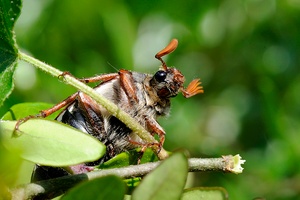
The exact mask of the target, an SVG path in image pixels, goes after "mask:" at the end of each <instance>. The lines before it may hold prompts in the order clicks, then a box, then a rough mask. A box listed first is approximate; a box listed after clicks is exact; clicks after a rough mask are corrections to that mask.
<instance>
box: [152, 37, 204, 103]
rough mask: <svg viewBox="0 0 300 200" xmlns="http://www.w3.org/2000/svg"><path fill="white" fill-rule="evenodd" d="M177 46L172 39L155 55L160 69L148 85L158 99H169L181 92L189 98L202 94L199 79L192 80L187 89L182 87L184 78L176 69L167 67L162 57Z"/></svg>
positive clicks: (175, 41) (175, 40)
mask: <svg viewBox="0 0 300 200" xmlns="http://www.w3.org/2000/svg"><path fill="white" fill-rule="evenodd" d="M177 45H178V41H177V39H173V40H172V41H171V42H170V44H169V45H168V46H166V47H165V48H164V49H163V50H161V51H160V52H158V53H157V54H156V55H155V58H157V59H158V60H160V61H161V63H162V67H161V69H160V70H159V71H157V72H156V73H155V74H154V76H153V77H152V79H151V80H150V85H151V87H153V88H154V89H155V91H156V93H157V95H158V96H159V97H160V98H170V97H174V96H176V95H177V94H178V93H179V92H182V94H183V96H184V97H186V98H189V97H191V96H194V95H196V94H199V93H203V92H204V91H203V87H202V86H201V85H200V84H201V82H200V79H195V80H193V81H192V82H191V83H190V84H189V85H188V87H187V88H184V87H183V83H184V81H185V78H184V76H183V74H182V73H181V72H180V71H179V70H178V69H176V68H171V67H167V65H166V63H165V62H164V61H163V59H162V57H163V56H164V55H167V54H170V53H172V52H173V51H174V50H175V49H176V48H177Z"/></svg>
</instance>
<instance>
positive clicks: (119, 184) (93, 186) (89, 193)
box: [61, 176, 125, 200]
mask: <svg viewBox="0 0 300 200" xmlns="http://www.w3.org/2000/svg"><path fill="white" fill-rule="evenodd" d="M124 194H125V184H124V182H123V181H122V179H120V178H119V177H116V176H106V177H103V178H98V179H94V180H91V181H88V182H85V183H82V184H79V185H78V186H76V187H74V188H73V189H71V190H70V191H69V192H67V193H66V194H65V195H64V196H63V197H62V198H61V199H62V200H76V199H78V200H81V199H85V200H102V199H103V200H106V199H115V200H118V199H119V200H122V199H123V198H124Z"/></svg>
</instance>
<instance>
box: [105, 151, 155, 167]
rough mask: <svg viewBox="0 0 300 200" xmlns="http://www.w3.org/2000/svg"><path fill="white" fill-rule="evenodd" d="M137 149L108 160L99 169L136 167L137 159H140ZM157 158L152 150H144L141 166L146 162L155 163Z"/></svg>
mask: <svg viewBox="0 0 300 200" xmlns="http://www.w3.org/2000/svg"><path fill="white" fill-rule="evenodd" d="M140 155H141V154H140V152H139V149H134V150H131V151H127V152H123V153H120V154H118V155H116V156H115V157H113V158H112V159H110V160H108V161H107V162H105V163H103V164H101V165H100V166H99V168H100V169H109V168H118V167H125V166H129V165H136V164H137V162H138V159H139V158H140ZM157 160H158V158H157V156H156V155H155V154H154V153H153V151H152V149H149V148H148V149H146V151H145V152H144V154H143V157H142V159H141V164H143V163H147V162H155V161H157Z"/></svg>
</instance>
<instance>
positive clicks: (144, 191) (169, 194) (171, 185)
mask: <svg viewBox="0 0 300 200" xmlns="http://www.w3.org/2000/svg"><path fill="white" fill-rule="evenodd" d="M187 173H188V163H187V159H186V157H185V156H184V155H183V154H182V153H176V154H173V155H172V156H171V157H170V158H168V159H167V160H165V161H163V162H162V164H161V165H160V166H159V167H157V169H155V170H154V171H153V172H151V173H150V174H148V175H147V176H146V177H145V179H144V180H142V182H141V184H140V185H139V186H138V187H137V188H136V189H135V190H134V192H133V194H132V199H133V200H136V199H143V200H149V199H151V200H154V199H158V200H159V199H164V200H173V199H174V200H175V199H180V196H181V193H182V190H183V188H184V185H185V181H186V178H187Z"/></svg>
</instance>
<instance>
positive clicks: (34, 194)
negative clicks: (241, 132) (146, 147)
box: [10, 155, 245, 200]
mask: <svg viewBox="0 0 300 200" xmlns="http://www.w3.org/2000/svg"><path fill="white" fill-rule="evenodd" d="M160 162H163V161H158V162H153V163H146V164H141V165H131V166H128V167H122V168H114V169H105V170H98V171H93V172H88V173H85V174H77V175H71V176H64V177H60V178H56V179H49V180H45V181H39V182H36V183H29V184H26V185H22V186H19V187H17V188H14V189H12V190H11V191H10V192H11V195H12V199H14V200H19V199H47V198H48V199H49V198H54V197H56V196H59V195H61V194H63V193H65V192H66V191H67V190H68V189H70V188H72V187H73V186H75V185H76V184H78V183H80V182H83V181H87V180H91V179H95V178H100V177H103V176H107V175H116V176H119V177H122V178H132V177H140V176H144V175H146V174H148V173H150V172H151V171H152V170H154V169H155V168H156V167H157V166H158V165H159V164H160ZM244 162H245V161H244V160H241V157H240V156H239V155H236V156H232V155H227V156H222V157H221V158H203V159H201V158H190V159H188V163H189V171H190V172H196V171H223V172H232V173H236V174H238V173H241V172H242V169H243V168H242V167H241V164H243V163H244Z"/></svg>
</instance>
